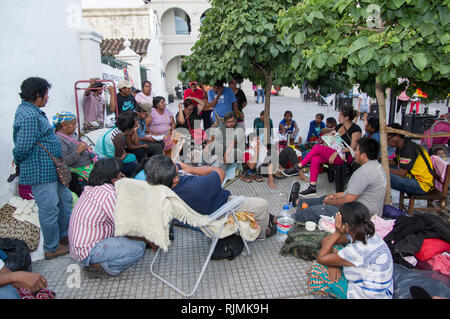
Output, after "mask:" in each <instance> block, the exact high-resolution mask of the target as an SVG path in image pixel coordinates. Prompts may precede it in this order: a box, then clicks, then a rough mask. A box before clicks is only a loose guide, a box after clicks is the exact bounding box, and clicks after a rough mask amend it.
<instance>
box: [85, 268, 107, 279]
mask: <svg viewBox="0 0 450 319" xmlns="http://www.w3.org/2000/svg"><path fill="white" fill-rule="evenodd" d="M83 271H84V273H85V274H86V276H87V277H89V278H100V279H109V278H112V275H110V274H108V273H107V272H106V270H105V269H103V267H102V266H98V267H93V266H86V267H84V268H83Z"/></svg>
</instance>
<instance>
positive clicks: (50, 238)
mask: <svg viewBox="0 0 450 319" xmlns="http://www.w3.org/2000/svg"><path fill="white" fill-rule="evenodd" d="M31 190H32V192H33V196H34V199H35V201H36V205H37V206H38V209H39V223H40V226H41V230H42V235H43V236H44V251H45V252H54V251H55V250H56V249H57V248H58V247H59V240H60V239H62V238H64V237H67V231H68V229H69V221H70V214H71V213H72V202H73V197H72V193H71V192H70V191H69V189H68V188H67V187H65V186H64V185H63V184H61V183H60V182H53V183H45V184H36V185H32V186H31Z"/></svg>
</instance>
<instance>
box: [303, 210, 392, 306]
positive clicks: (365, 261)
mask: <svg viewBox="0 0 450 319" xmlns="http://www.w3.org/2000/svg"><path fill="white" fill-rule="evenodd" d="M335 225H336V230H335V232H334V233H332V234H330V235H328V236H326V237H325V238H324V239H323V240H322V243H321V249H320V251H319V253H318V255H317V257H316V260H315V261H314V262H313V264H312V266H311V270H310V271H309V272H308V274H307V275H308V279H307V285H308V288H309V289H310V291H311V292H313V293H314V294H317V295H327V296H332V297H335V298H339V299H391V298H392V295H393V290H394V284H393V280H392V278H393V269H394V263H393V260H392V255H391V252H390V250H389V248H388V246H387V245H386V243H385V242H384V241H383V239H381V238H380V237H379V236H378V235H377V234H376V233H375V226H374V224H373V223H372V221H371V220H370V214H369V211H368V210H367V208H366V206H364V205H363V204H361V203H359V202H352V203H346V204H344V205H342V206H341V207H340V208H339V212H338V213H337V214H336V223H335ZM342 244H346V246H345V247H343V246H342Z"/></svg>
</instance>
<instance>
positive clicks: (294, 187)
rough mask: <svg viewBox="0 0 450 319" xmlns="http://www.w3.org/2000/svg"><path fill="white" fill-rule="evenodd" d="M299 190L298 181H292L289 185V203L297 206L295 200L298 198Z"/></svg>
mask: <svg viewBox="0 0 450 319" xmlns="http://www.w3.org/2000/svg"><path fill="white" fill-rule="evenodd" d="M299 191H300V183H299V182H298V181H294V182H293V183H292V185H291V190H290V192H289V204H292V206H294V207H297V204H296V203H297V200H298V192H299Z"/></svg>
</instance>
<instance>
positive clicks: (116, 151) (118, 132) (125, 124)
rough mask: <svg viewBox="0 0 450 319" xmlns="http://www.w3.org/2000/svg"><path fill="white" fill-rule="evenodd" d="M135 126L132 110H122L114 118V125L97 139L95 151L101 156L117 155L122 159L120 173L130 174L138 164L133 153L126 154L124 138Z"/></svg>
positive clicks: (129, 134)
mask: <svg viewBox="0 0 450 319" xmlns="http://www.w3.org/2000/svg"><path fill="white" fill-rule="evenodd" d="M135 126H136V119H135V113H134V111H124V112H122V113H120V114H119V116H118V117H117V120H116V127H114V128H112V129H111V130H109V131H108V132H106V133H105V134H103V136H100V137H99V138H98V139H97V142H96V144H95V149H94V151H95V153H97V154H98V155H100V156H101V157H103V158H105V157H117V158H119V159H121V160H122V161H123V166H122V173H124V174H125V175H126V176H130V174H131V173H133V171H134V169H135V168H136V166H137V165H138V163H137V161H136V156H135V155H134V154H127V152H126V150H125V145H126V143H125V138H126V137H127V136H131V134H132V133H133V129H134V128H135Z"/></svg>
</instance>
